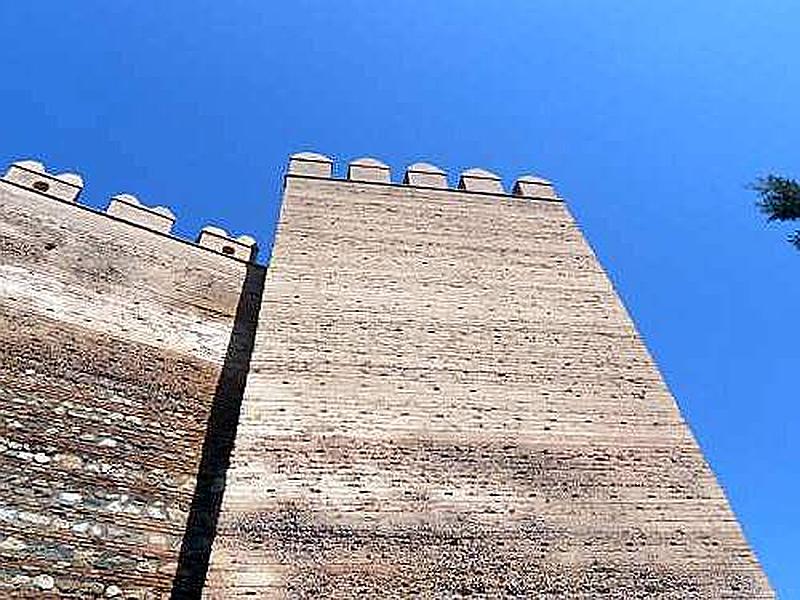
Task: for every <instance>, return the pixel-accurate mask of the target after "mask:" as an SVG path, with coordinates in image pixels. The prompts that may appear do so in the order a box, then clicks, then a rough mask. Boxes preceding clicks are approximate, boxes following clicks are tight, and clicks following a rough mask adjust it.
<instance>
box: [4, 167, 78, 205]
mask: <svg viewBox="0 0 800 600" xmlns="http://www.w3.org/2000/svg"><path fill="white" fill-rule="evenodd" d="M2 180H3V181H5V182H7V183H11V184H13V185H16V186H18V187H21V188H23V189H26V190H30V191H33V192H37V193H39V194H43V195H45V196H50V197H51V198H55V199H57V200H64V201H65V202H77V200H78V196H79V195H80V193H81V191H82V190H83V178H82V177H81V176H80V175H78V174H76V173H59V174H58V175H56V174H53V173H48V172H47V169H45V166H44V165H43V164H42V163H40V162H38V161H35V160H19V161H17V162H15V163H12V164H11V166H10V167H8V169H7V170H6V173H5V175H3V178H2Z"/></svg>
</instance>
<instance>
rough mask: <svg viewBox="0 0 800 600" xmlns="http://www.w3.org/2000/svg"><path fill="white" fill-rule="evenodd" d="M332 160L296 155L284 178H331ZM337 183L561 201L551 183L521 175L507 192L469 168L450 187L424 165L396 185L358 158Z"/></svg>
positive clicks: (384, 171)
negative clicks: (349, 182)
mask: <svg viewBox="0 0 800 600" xmlns="http://www.w3.org/2000/svg"><path fill="white" fill-rule="evenodd" d="M333 164H334V160H333V159H332V158H330V157H329V156H325V155H324V154H318V153H316V152H299V153H297V154H293V155H292V156H291V157H290V158H289V165H288V168H287V170H286V177H287V178H288V177H311V178H322V179H334V177H333ZM338 180H339V181H352V182H358V183H374V184H380V185H393V186H406V187H417V188H423V189H439V190H451V191H460V192H470V193H478V194H488V195H495V196H514V197H518V198H527V199H531V200H549V201H556V202H561V201H563V198H561V197H560V196H559V195H558V193H557V192H556V190H555V188H554V186H553V184H552V183H551V182H550V181H549V180H547V179H543V178H541V177H538V176H536V175H522V176H520V177H519V178H517V180H516V181H515V182H514V184H513V186H512V187H511V191H510V192H507V191H506V190H505V188H504V187H503V181H502V179H501V178H500V176H499V175H497V174H496V173H493V172H491V171H488V170H486V169H480V168H471V169H466V170H465V171H463V172H461V173H460V175H459V178H458V185H457V186H456V187H455V188H452V187H450V185H449V182H448V176H447V172H446V171H444V170H443V169H441V168H439V167H437V166H436V165H433V164H430V163H427V162H417V163H414V164H412V165H409V166H408V167H407V168H406V170H405V173H404V175H403V178H402V180H401V181H400V182H394V181H392V173H391V168H390V167H389V166H388V165H387V164H385V163H383V162H381V161H380V160H378V159H376V158H372V157H362V158H357V159H355V160H352V161H350V162H349V163H348V164H347V173H346V177H345V178H344V179H338Z"/></svg>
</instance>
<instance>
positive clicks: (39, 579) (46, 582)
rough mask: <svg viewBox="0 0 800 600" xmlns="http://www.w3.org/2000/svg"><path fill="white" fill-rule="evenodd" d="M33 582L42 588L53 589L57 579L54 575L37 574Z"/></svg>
mask: <svg viewBox="0 0 800 600" xmlns="http://www.w3.org/2000/svg"><path fill="white" fill-rule="evenodd" d="M31 583H32V584H33V585H34V586H35V587H37V588H39V589H40V590H52V589H53V588H54V587H55V585H56V580H55V579H54V578H53V577H52V575H37V576H36V577H34V578H33V579H32V580H31Z"/></svg>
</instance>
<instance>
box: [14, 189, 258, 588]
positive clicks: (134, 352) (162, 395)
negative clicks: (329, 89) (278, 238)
mask: <svg viewBox="0 0 800 600" xmlns="http://www.w3.org/2000/svg"><path fill="white" fill-rule="evenodd" d="M247 268H248V267H247V265H246V264H245V263H243V262H239V261H236V260H232V259H230V258H228V257H225V256H222V255H219V254H216V253H213V252H210V251H208V250H205V249H202V248H198V247H195V246H193V245H191V244H188V243H183V242H180V241H178V240H176V239H173V238H170V237H167V236H160V235H157V234H154V233H152V232H150V231H147V230H145V229H142V228H138V227H135V226H133V225H130V224H127V223H123V222H121V221H118V220H115V219H112V218H111V217H109V216H107V215H105V214H102V213H97V212H94V211H91V210H88V209H85V208H82V207H80V206H76V205H74V204H70V203H65V202H59V201H58V200H54V199H52V198H48V197H46V196H44V195H41V194H37V193H35V192H32V191H26V190H23V189H20V188H19V187H15V186H14V185H12V184H9V183H5V182H0V340H2V342H1V343H0V597H2V598H10V597H14V598H16V597H29V598H51V597H52V598H55V597H72V598H92V597H106V598H108V597H119V598H139V599H145V598H147V599H155V598H165V597H169V594H170V591H171V589H172V585H173V578H174V575H175V571H176V565H177V562H178V557H179V552H180V549H181V543H182V539H183V537H184V534H185V529H186V523H187V514H188V512H189V507H190V504H191V502H192V500H193V495H194V494H195V484H196V481H195V480H196V476H197V472H198V466H199V463H200V458H201V451H202V448H203V442H204V438H205V433H206V424H207V421H208V419H209V414H210V412H211V410H212V404H214V403H215V402H220V401H224V400H225V398H221V397H220V395H221V393H222V394H224V390H223V391H222V392H221V391H220V385H219V382H220V377H221V372H222V369H223V365H224V363H225V360H226V358H227V357H228V354H229V341H230V338H231V331H232V328H233V323H234V316H235V314H236V310H237V305H238V303H239V300H240V292H241V290H242V286H243V282H244V280H245V277H246V271H247Z"/></svg>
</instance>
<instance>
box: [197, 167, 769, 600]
mask: <svg viewBox="0 0 800 600" xmlns="http://www.w3.org/2000/svg"><path fill="white" fill-rule="evenodd" d="M478 183H481V182H478ZM470 185H471V183H470ZM537 185H538V184H537ZM468 187H469V186H468ZM472 187H474V188H475V189H476V190H478V191H477V192H476V193H466V192H464V191H456V190H445V189H442V190H439V189H422V188H413V187H411V186H409V187H403V186H398V185H377V184H374V183H361V182H357V181H336V180H325V179H316V178H308V179H306V178H303V177H302V176H299V175H295V176H292V177H289V178H287V181H286V188H285V193H284V202H283V208H282V213H281V221H280V225H279V229H278V235H277V239H276V243H275V247H274V250H273V259H272V262H271V265H270V269H269V272H268V275H267V287H266V291H265V295H264V300H263V305H262V315H264V316H263V317H262V320H261V321H260V323H259V328H258V330H257V332H256V342H255V350H254V354H253V357H252V361H251V371H250V374H249V377H248V382H247V388H246V390H245V399H244V403H243V406H242V411H241V415H240V424H239V428H238V434H237V442H236V446H235V449H234V455H233V461H232V465H231V468H230V470H229V471H228V475H227V487H226V494H225V497H224V501H223V506H222V512H221V517H220V523H219V529H218V535H217V537H216V539H215V542H214V551H213V553H212V560H211V566H210V571H209V577H208V581H207V586H206V590H205V597H207V598H226V599H227V598H248V597H254V596H255V597H262V598H273V597H274V598H283V597H292V598H316V597H326V598H355V597H386V595H387V593H388V592H387V590H391V592H390V593H391V595H392V596H393V597H409V598H410V597H431V598H445V597H447V598H456V597H467V596H470V597H486V598H498V597H536V598H626V599H628V598H655V597H658V598H691V597H697V598H711V597H713V598H737V599H742V598H771V597H773V596H772V592H771V590H770V589H769V586H768V584H767V582H766V580H765V578H764V576H763V574H762V573H761V570H760V567H759V566H758V563H757V561H756V560H755V557H754V556H753V554H752V552H751V551H750V549H749V547H748V545H747V543H746V541H745V540H744V538H743V536H742V533H741V530H740V529H739V527H738V523H737V522H736V519H735V517H734V516H733V514H732V513H731V511H730V508H729V507H728V505H727V501H726V499H725V496H724V494H723V492H722V490H721V489H720V488H719V486H718V485H717V483H716V481H715V479H714V476H713V474H712V472H711V470H710V469H709V467H708V465H707V464H706V463H705V461H704V460H703V458H702V455H701V453H700V450H699V448H698V447H697V444H696V442H695V441H694V439H693V437H692V435H691V433H690V432H689V430H688V428H687V427H686V424H685V423H684V421H683V419H682V417H681V415H680V412H679V410H678V407H677V405H676V404H675V401H674V400H673V398H672V396H671V395H670V393H669V390H668V389H667V387H666V385H665V384H664V382H663V381H662V379H661V377H660V375H659V374H658V371H657V370H656V368H655V366H654V364H653V362H652V359H651V357H650V355H649V354H648V352H647V350H646V349H645V347H644V345H643V343H642V341H641V339H640V337H639V335H638V334H637V332H636V330H635V328H634V327H633V324H632V323H631V322H630V319H629V317H628V315H627V313H626V311H625V309H624V307H623V306H622V304H621V303H620V301H619V300H618V298H617V296H616V294H615V293H614V290H613V288H612V286H611V284H610V282H609V281H608V279H607V278H606V277H605V275H604V273H603V270H602V268H601V267H600V265H599V264H598V262H597V260H596V258H595V257H594V254H593V253H592V251H591V249H590V248H589V246H588V245H587V244H586V242H585V241H584V240H583V237H582V236H581V234H580V231H579V230H578V228H577V227H576V226H575V224H574V222H573V220H572V218H571V217H570V215H569V213H568V211H567V210H566V208H565V207H564V205H563V204H562V203H558V202H552V201H549V200H535V199H531V198H504V197H498V196H496V195H492V194H484V193H480V190H481V189H483V188H482V187H481V186H480V185H478V186H477V187H476V186H472Z"/></svg>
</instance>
